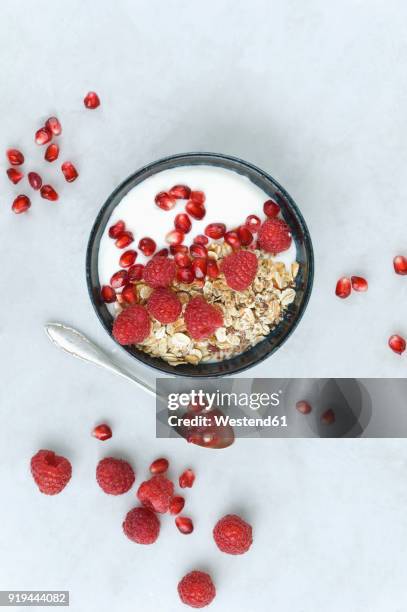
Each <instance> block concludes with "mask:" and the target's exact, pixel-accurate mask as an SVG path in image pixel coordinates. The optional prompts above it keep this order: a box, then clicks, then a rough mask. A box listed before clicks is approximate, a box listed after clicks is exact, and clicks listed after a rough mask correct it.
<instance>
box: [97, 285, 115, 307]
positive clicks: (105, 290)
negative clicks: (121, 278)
mask: <svg viewBox="0 0 407 612" xmlns="http://www.w3.org/2000/svg"><path fill="white" fill-rule="evenodd" d="M100 295H101V297H102V300H103V301H104V302H106V304H112V303H113V302H115V301H116V291H115V290H114V289H113V287H111V286H110V285H103V287H102V289H101V291H100Z"/></svg>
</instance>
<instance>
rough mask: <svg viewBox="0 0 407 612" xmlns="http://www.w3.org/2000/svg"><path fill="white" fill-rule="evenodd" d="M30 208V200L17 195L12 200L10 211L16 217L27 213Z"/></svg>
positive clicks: (24, 196)
mask: <svg viewBox="0 0 407 612" xmlns="http://www.w3.org/2000/svg"><path fill="white" fill-rule="evenodd" d="M30 206H31V200H30V198H28V197H27V196H26V195H19V196H17V197H16V199H15V200H14V202H13V204H12V206H11V209H12V211H13V212H15V213H16V215H20V214H21V213H25V212H27V210H28V209H29V208H30Z"/></svg>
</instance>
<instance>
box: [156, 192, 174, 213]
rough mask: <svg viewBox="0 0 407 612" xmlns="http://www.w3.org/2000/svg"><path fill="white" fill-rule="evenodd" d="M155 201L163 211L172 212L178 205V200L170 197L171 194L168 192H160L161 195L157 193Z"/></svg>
mask: <svg viewBox="0 0 407 612" xmlns="http://www.w3.org/2000/svg"><path fill="white" fill-rule="evenodd" d="M154 201H155V203H156V204H157V206H158V207H159V208H161V209H162V210H172V209H173V208H174V206H175V204H176V203H177V200H176V199H175V198H174V197H172V196H170V194H169V193H167V192H166V191H160V193H157V195H156V196H155V199H154Z"/></svg>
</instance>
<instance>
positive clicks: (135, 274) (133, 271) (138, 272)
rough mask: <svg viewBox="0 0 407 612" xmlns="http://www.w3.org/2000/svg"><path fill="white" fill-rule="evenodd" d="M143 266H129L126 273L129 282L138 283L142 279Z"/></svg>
mask: <svg viewBox="0 0 407 612" xmlns="http://www.w3.org/2000/svg"><path fill="white" fill-rule="evenodd" d="M143 270H144V266H143V264H136V265H135V266H131V267H130V268H129V269H128V271H127V276H128V279H129V281H139V280H141V279H142V278H143Z"/></svg>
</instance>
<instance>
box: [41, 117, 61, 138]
mask: <svg viewBox="0 0 407 612" xmlns="http://www.w3.org/2000/svg"><path fill="white" fill-rule="evenodd" d="M45 127H46V128H48V129H49V130H50V131H51V132H52V133H53V135H54V136H59V135H60V134H61V133H62V127H61V124H60V122H59V121H58V119H57V118H56V117H50V118H49V119H47V120H46V122H45Z"/></svg>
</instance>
